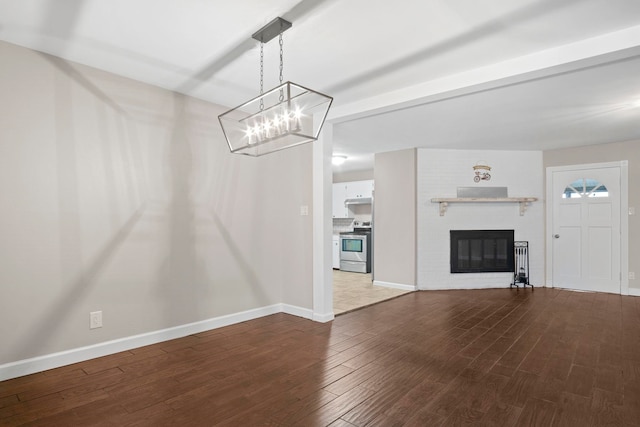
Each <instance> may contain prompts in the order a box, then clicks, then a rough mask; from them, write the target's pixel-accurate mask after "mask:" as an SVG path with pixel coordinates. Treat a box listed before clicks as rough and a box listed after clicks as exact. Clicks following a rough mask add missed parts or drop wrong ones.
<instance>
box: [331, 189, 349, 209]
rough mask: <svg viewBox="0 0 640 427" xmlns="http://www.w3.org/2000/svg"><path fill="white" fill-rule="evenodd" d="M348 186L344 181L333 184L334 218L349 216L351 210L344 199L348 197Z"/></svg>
mask: <svg viewBox="0 0 640 427" xmlns="http://www.w3.org/2000/svg"><path fill="white" fill-rule="evenodd" d="M346 195H347V186H346V184H345V183H344V182H340V183H337V184H333V217H334V218H348V217H349V211H348V210H347V207H346V206H345V205H344V201H345V199H346V198H347V197H346Z"/></svg>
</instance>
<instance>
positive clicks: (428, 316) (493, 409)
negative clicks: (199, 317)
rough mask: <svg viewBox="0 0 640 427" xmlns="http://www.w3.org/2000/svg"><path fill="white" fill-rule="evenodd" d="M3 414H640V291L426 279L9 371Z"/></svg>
mask: <svg viewBox="0 0 640 427" xmlns="http://www.w3.org/2000/svg"><path fill="white" fill-rule="evenodd" d="M0 425H2V426H17V425H29V426H86V425H104V426H213V425H216V426H279V425H282V426H326V425H331V426H334V427H336V426H340V427H342V426H365V425H366V426H441V425H483V426H529V425H536V426H580V427H583V426H608V425H611V426H638V425H640V298H634V297H626V296H624V297H622V296H618V295H608V294H594V293H577V292H570V291H563V290H554V289H545V288H536V289H535V291H533V292H532V291H531V290H530V289H527V290H523V289H520V290H515V289H513V290H510V289H495V290H473V291H471V290H470V291H429V292H414V293H410V294H407V295H403V296H400V297H398V298H395V299H392V300H390V301H386V302H383V303H380V304H376V305H373V306H370V307H367V308H364V309H361V310H357V311H353V312H350V313H347V314H344V315H341V316H338V317H337V318H336V319H335V320H334V321H333V322H329V323H326V324H321V323H314V322H311V321H308V320H305V319H301V318H298V317H295V316H290V315H285V314H279V315H273V316H269V317H265V318H262V319H258V320H254V321H249V322H245V323H241V324H237V325H234V326H230V327H226V328H221V329H217V330H212V331H209V332H206V333H201V334H197V335H193V336H188V337H185V338H182V339H177V340H173V341H169V342H165V343H161V344H156V345H152V346H148V347H145V348H140V349H137V350H132V351H127V352H123V353H119V354H115V355H112V356H107V357H103V358H100V359H95V360H91V361H87V362H82V363H78V364H75V365H71V366H67V367H63V368H59V369H54V370H51V371H47V372H42V373H38V374H34V375H30V376H26V377H21V378H16V379H13V380H9V381H5V382H1V383H0Z"/></svg>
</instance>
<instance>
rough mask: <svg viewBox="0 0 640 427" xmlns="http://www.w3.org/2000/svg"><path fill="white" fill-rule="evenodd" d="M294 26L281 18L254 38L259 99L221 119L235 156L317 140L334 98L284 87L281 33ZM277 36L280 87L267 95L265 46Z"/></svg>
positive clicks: (267, 151)
mask: <svg viewBox="0 0 640 427" xmlns="http://www.w3.org/2000/svg"><path fill="white" fill-rule="evenodd" d="M291 26H292V24H291V22H289V21H287V20H285V19H282V18H280V17H278V18H276V19H274V20H273V21H271V22H270V23H268V24H267V25H265V26H264V27H262V28H261V29H260V30H258V31H257V32H256V33H254V34H253V35H252V38H253V39H255V40H257V41H258V42H260V95H259V96H257V97H255V98H253V99H251V100H249V101H247V102H245V103H244V104H242V105H240V106H238V107H236V108H234V109H232V110H229V111H227V112H226V113H223V114H221V115H219V116H218V120H219V121H220V125H221V126H222V131H223V132H224V136H225V138H226V140H227V143H228V144H229V149H230V150H231V152H232V153H236V154H245V155H249V156H261V155H263V154H268V153H272V152H274V151H279V150H282V149H285V148H290V147H295V146H296V145H300V144H304V143H307V142H311V141H315V140H316V139H318V135H319V134H320V130H321V129H322V125H323V124H324V120H325V119H326V117H327V113H328V112H329V107H330V106H331V103H332V102H333V98H332V97H330V96H327V95H324V94H322V93H319V92H316V91H314V90H311V89H309V88H306V87H304V86H300V85H298V84H295V83H292V82H289V81H288V82H284V83H283V76H282V72H283V68H284V62H283V39H282V33H284V32H285V31H286V30H288V29H289V28H291ZM277 36H279V42H280V84H279V85H278V86H276V87H275V88H273V89H271V90H268V91H267V92H264V91H263V63H264V58H263V52H264V44H265V43H268V42H269V41H270V40H272V39H274V38H275V37H277Z"/></svg>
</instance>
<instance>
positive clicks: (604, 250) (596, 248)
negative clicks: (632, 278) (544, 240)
mask: <svg viewBox="0 0 640 427" xmlns="http://www.w3.org/2000/svg"><path fill="white" fill-rule="evenodd" d="M591 166H592V167H591V168H585V169H582V168H580V167H579V166H575V167H574V168H575V169H571V168H549V169H550V173H548V174H547V177H550V178H551V181H552V182H551V185H550V186H549V187H548V188H549V189H550V191H551V194H548V195H547V200H548V202H549V203H552V214H551V217H552V223H551V224H550V226H549V227H548V228H547V230H548V231H549V232H550V234H551V236H550V238H551V250H552V252H553V253H552V257H551V259H552V266H550V268H551V269H552V283H553V286H554V287H559V288H569V289H578V290H585V291H598V292H611V293H617V294H619V293H621V281H622V278H621V274H620V272H621V247H620V243H621V239H620V209H621V193H620V192H621V182H620V176H621V173H620V167H619V166H603V167H595V168H594V167H593V165H591Z"/></svg>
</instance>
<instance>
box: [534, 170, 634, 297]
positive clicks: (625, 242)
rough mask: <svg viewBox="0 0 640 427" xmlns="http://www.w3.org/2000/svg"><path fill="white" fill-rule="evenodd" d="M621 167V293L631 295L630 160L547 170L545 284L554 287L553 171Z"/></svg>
mask: <svg viewBox="0 0 640 427" xmlns="http://www.w3.org/2000/svg"><path fill="white" fill-rule="evenodd" d="M603 168H619V169H620V275H621V277H620V294H621V295H629V162H628V161H627V160H622V161H618V162H604V163H586V164H579V165H567V166H549V167H547V170H546V187H547V188H546V197H545V198H546V200H545V203H546V210H547V212H546V221H545V242H546V266H545V270H546V271H545V278H546V280H545V282H546V283H545V286H547V287H550V288H553V287H554V285H553V236H552V234H553V201H554V196H555V195H554V194H553V173H554V172H565V171H579V170H583V169H603Z"/></svg>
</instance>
